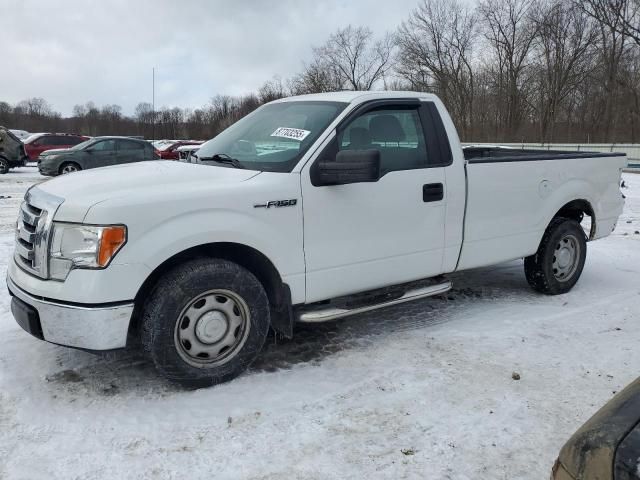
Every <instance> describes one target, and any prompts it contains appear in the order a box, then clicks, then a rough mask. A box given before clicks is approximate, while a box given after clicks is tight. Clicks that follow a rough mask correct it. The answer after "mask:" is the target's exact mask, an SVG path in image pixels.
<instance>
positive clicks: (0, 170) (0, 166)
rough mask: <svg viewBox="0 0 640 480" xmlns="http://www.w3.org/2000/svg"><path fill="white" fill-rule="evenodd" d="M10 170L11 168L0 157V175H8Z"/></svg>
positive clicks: (4, 159)
mask: <svg viewBox="0 0 640 480" xmlns="http://www.w3.org/2000/svg"><path fill="white" fill-rule="evenodd" d="M10 169H11V167H10V166H9V161H8V160H7V159H6V158H4V157H0V175H4V174H5V173H9V170H10Z"/></svg>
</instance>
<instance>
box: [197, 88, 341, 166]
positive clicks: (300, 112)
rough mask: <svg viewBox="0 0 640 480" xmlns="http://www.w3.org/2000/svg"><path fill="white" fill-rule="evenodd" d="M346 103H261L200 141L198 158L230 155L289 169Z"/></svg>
mask: <svg viewBox="0 0 640 480" xmlns="http://www.w3.org/2000/svg"><path fill="white" fill-rule="evenodd" d="M346 106H347V104H346V103H338V102H304V101H292V102H280V103H271V104H268V105H264V106H262V107H260V108H259V109H257V110H256V111H254V112H253V113H251V114H249V115H247V116H246V117H244V118H243V119H241V120H239V121H238V122H236V123H235V124H233V125H232V126H230V127H229V128H227V129H226V130H224V131H223V132H222V133H220V134H219V135H218V136H217V137H215V138H213V139H212V140H209V141H208V142H206V143H205V144H203V145H202V146H201V147H200V150H199V151H198V159H199V160H200V161H202V162H203V163H205V164H208V162H207V159H212V158H213V159H214V160H215V158H220V156H223V157H231V158H233V159H237V160H239V161H240V162H241V164H242V167H244V168H248V169H250V170H265V171H270V172H290V171H291V169H292V168H293V167H294V166H295V164H296V163H297V162H298V161H299V160H300V158H302V156H303V155H304V154H305V152H306V151H307V150H308V148H309V147H310V146H311V145H312V144H313V142H315V141H316V139H317V138H318V136H319V135H320V134H321V133H322V132H323V131H324V130H325V129H326V128H327V126H328V125H329V124H330V123H331V122H332V121H333V120H334V119H335V118H336V117H337V116H338V114H339V113H340V112H342V110H344V108H345V107H346ZM216 156H218V157H216ZM210 164H211V165H215V164H216V163H213V162H212V163H210Z"/></svg>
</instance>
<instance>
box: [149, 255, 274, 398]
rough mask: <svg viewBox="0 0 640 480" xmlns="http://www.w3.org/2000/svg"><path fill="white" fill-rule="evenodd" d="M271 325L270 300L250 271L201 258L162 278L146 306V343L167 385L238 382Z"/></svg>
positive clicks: (193, 385) (194, 386) (227, 263)
mask: <svg viewBox="0 0 640 480" xmlns="http://www.w3.org/2000/svg"><path fill="white" fill-rule="evenodd" d="M269 324H270V314H269V301H268V299H267V295H266V293H265V291H264V288H263V287H262V284H261V283H260V282H259V281H258V279H257V278H256V277H255V276H254V275H253V274H252V273H251V272H249V271H248V270H246V269H244V268H243V267H241V266H239V265H237V264H235V263H233V262H229V261H227V260H222V259H211V258H202V259H196V260H191V261H189V262H187V263H184V264H182V265H180V266H178V267H176V268H175V269H173V270H172V271H170V272H168V273H167V274H165V276H164V277H162V278H161V279H160V281H159V282H158V284H157V285H156V287H155V288H154V290H153V292H152V293H151V295H150V297H149V299H148V300H147V302H146V305H145V307H144V312H143V318H142V344H143V347H144V349H145V351H146V352H147V353H148V354H149V356H150V357H151V359H152V360H153V362H154V364H155V366H156V368H157V369H158V370H159V371H160V373H161V374H162V375H164V376H165V377H166V378H168V379H169V380H171V381H175V382H178V383H180V384H182V385H184V386H187V387H192V388H198V387H207V386H210V385H215V384H218V383H222V382H226V381H228V380H231V379H233V378H235V377H236V376H238V375H239V374H240V373H242V372H243V371H244V370H245V369H246V368H247V367H248V366H249V365H250V364H251V362H253V360H254V359H255V358H256V356H257V355H258V353H259V352H260V350H261V349H262V345H263V344H264V341H265V338H266V336H267V332H268V330H269Z"/></svg>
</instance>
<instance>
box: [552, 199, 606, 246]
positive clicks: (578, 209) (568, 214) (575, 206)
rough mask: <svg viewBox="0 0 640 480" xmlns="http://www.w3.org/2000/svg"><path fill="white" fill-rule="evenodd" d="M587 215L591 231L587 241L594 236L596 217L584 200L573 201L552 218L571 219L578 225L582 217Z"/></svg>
mask: <svg viewBox="0 0 640 480" xmlns="http://www.w3.org/2000/svg"><path fill="white" fill-rule="evenodd" d="M585 215H587V216H589V217H590V218H591V231H590V232H589V239H590V240H591V239H593V237H594V236H595V234H596V215H595V213H594V212H593V207H592V206H591V204H590V203H589V202H588V201H586V200H573V201H571V202H569V203H567V204H566V205H564V206H563V207H562V208H561V209H560V210H558V212H557V213H556V214H555V215H554V216H553V218H556V217H564V218H571V219H572V220H575V221H577V222H578V223H580V222H582V219H583V218H584V216H585Z"/></svg>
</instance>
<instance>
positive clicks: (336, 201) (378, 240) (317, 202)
mask: <svg viewBox="0 0 640 480" xmlns="http://www.w3.org/2000/svg"><path fill="white" fill-rule="evenodd" d="M396 102H397V103H393V102H391V103H389V102H384V104H382V105H380V102H378V103H376V104H375V105H374V106H372V107H371V108H370V109H367V108H364V109H362V108H361V109H360V113H359V114H356V116H355V117H353V116H351V117H350V118H349V117H348V118H347V120H346V124H344V125H341V126H339V127H338V129H337V130H336V132H335V136H333V137H332V139H331V140H330V141H328V142H327V143H326V144H325V145H326V146H325V148H324V150H323V151H322V153H321V154H320V155H319V156H318V157H317V158H316V159H315V161H314V162H313V163H316V162H319V161H320V160H322V159H325V160H329V161H332V160H334V159H335V155H336V153H337V152H338V151H340V150H346V149H348V150H366V149H376V150H378V151H379V152H380V157H381V169H380V170H381V171H380V178H379V179H378V181H376V182H371V183H353V184H347V185H333V186H314V185H313V183H312V180H311V175H312V169H313V165H310V164H312V162H309V163H308V164H307V165H306V166H305V169H304V170H303V173H302V191H303V208H304V251H305V261H306V295H307V297H306V301H307V302H315V301H319V300H326V299H329V298H335V297H336V296H342V295H346V294H350V293H356V292H360V291H365V290H370V289H375V288H379V287H383V286H388V285H395V284H399V283H404V282H408V281H412V280H418V279H421V278H426V277H430V276H434V275H437V274H440V273H442V263H443V255H444V236H445V231H444V227H445V201H444V198H446V196H445V195H444V191H445V188H446V181H445V172H444V170H445V169H444V167H445V165H442V161H441V158H440V157H439V154H438V153H436V151H435V150H434V149H433V148H430V146H429V145H428V144H427V140H426V138H425V130H428V129H429V128H430V125H427V123H429V122H430V121H431V119H430V117H428V115H429V114H430V113H429V110H428V109H427V108H426V106H425V105H424V104H423V103H421V102H419V101H417V100H416V101H413V102H411V103H409V102H402V101H396ZM435 157H437V158H435ZM434 192H435V194H434Z"/></svg>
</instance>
